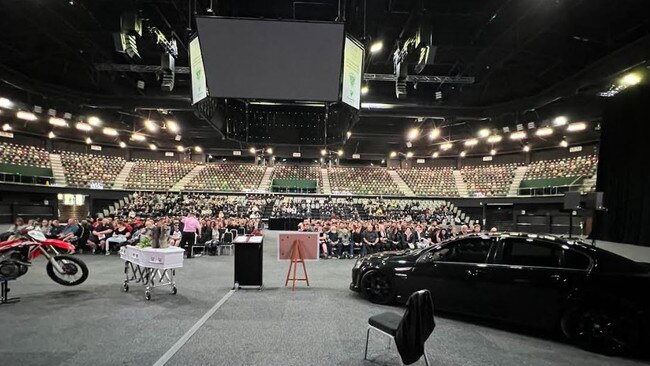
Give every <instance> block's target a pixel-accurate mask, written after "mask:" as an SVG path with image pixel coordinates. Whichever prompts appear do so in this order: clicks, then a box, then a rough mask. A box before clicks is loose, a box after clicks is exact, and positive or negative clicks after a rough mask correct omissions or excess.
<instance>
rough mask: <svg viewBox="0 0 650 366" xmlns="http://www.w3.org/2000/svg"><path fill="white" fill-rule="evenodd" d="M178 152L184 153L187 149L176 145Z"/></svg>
mask: <svg viewBox="0 0 650 366" xmlns="http://www.w3.org/2000/svg"><path fill="white" fill-rule="evenodd" d="M176 151H178V152H183V151H185V148H184V147H183V145H176Z"/></svg>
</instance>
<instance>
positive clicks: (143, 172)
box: [125, 160, 195, 190]
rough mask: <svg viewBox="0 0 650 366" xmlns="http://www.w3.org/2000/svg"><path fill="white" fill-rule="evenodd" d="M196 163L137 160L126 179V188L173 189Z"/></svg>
mask: <svg viewBox="0 0 650 366" xmlns="http://www.w3.org/2000/svg"><path fill="white" fill-rule="evenodd" d="M194 166H195V164H194V163H179V162H173V161H161V160H136V161H135V165H134V166H133V169H132V170H131V173H130V174H129V176H128V177H127V178H126V184H125V188H130V189H151V190H164V189H169V188H171V187H172V186H173V185H174V184H175V183H176V182H178V181H179V180H180V179H181V178H183V177H184V176H185V175H187V173H189V172H190V171H191V170H192V169H193V168H194Z"/></svg>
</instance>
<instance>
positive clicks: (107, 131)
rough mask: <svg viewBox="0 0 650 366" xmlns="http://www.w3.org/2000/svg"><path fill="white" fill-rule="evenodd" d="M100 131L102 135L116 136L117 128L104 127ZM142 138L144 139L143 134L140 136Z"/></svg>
mask: <svg viewBox="0 0 650 366" xmlns="http://www.w3.org/2000/svg"><path fill="white" fill-rule="evenodd" d="M102 132H103V133H104V135H108V136H117V130H116V129H114V128H110V127H104V129H103V130H102ZM140 136H142V135H140ZM133 139H134V140H135V138H133ZM142 140H144V136H142Z"/></svg>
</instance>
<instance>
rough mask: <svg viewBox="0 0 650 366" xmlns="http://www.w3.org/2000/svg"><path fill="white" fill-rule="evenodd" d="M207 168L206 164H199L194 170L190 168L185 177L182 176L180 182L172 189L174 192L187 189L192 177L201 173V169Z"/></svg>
mask: <svg viewBox="0 0 650 366" xmlns="http://www.w3.org/2000/svg"><path fill="white" fill-rule="evenodd" d="M203 169H205V165H202V164H201V165H197V166H195V167H194V168H193V169H192V170H190V172H189V173H187V174H186V175H185V176H184V177H183V178H181V179H180V180H179V181H178V182H176V183H175V184H174V185H173V186H172V188H171V189H170V191H172V192H180V191H182V190H183V189H185V186H186V185H187V183H189V182H191V181H192V179H194V178H196V176H197V175H199V173H201V170H203Z"/></svg>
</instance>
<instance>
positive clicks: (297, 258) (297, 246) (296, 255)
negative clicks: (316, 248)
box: [284, 240, 309, 291]
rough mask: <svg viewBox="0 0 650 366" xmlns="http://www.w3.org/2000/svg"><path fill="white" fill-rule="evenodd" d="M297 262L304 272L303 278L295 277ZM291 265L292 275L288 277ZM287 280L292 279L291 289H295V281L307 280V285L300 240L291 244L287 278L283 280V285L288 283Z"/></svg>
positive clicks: (307, 278)
mask: <svg viewBox="0 0 650 366" xmlns="http://www.w3.org/2000/svg"><path fill="white" fill-rule="evenodd" d="M298 263H302V272H303V273H304V274H305V277H304V278H297V277H296V268H297V267H298ZM291 267H293V277H290V275H291ZM289 281H293V287H292V288H291V291H294V290H295V289H296V282H297V281H305V282H307V286H309V276H308V275H307V267H306V266H305V260H304V257H303V255H302V241H300V240H295V241H294V242H293V244H292V245H291V262H289V271H288V272H287V280H286V281H285V282H284V286H285V287H286V286H287V285H288V284H289Z"/></svg>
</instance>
